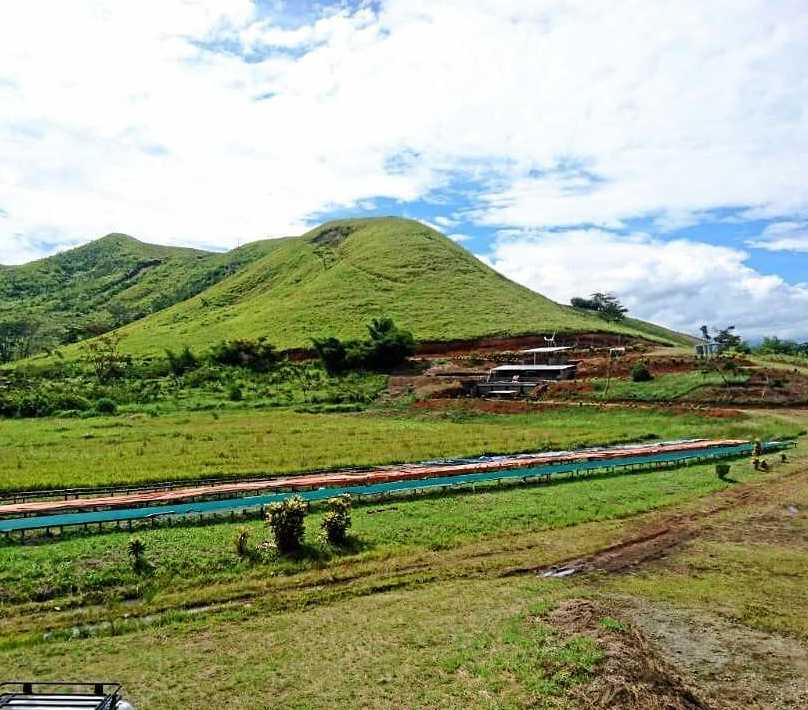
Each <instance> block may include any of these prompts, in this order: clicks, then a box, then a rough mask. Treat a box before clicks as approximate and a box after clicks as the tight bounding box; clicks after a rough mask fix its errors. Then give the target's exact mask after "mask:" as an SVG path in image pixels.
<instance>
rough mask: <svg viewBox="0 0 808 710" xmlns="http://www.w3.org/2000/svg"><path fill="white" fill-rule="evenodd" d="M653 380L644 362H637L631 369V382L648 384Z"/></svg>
mask: <svg viewBox="0 0 808 710" xmlns="http://www.w3.org/2000/svg"><path fill="white" fill-rule="evenodd" d="M653 379H654V376H653V375H652V374H651V371H650V370H649V369H648V365H646V364H645V363H644V362H638V363H637V364H636V365H634V367H632V368H631V380H632V382H650V381H651V380H653Z"/></svg>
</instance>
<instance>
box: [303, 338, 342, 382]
mask: <svg viewBox="0 0 808 710" xmlns="http://www.w3.org/2000/svg"><path fill="white" fill-rule="evenodd" d="M311 342H312V344H313V345H314V350H315V352H316V353H317V357H319V358H320V361H321V362H322V363H323V367H324V368H325V370H326V372H327V373H328V374H329V375H338V374H340V373H342V372H345V370H346V369H347V364H346V350H345V344H344V343H343V342H342V341H341V340H339V339H338V338H334V337H330V338H322V339H317V338H314V339H312V341H311Z"/></svg>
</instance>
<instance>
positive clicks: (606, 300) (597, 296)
mask: <svg viewBox="0 0 808 710" xmlns="http://www.w3.org/2000/svg"><path fill="white" fill-rule="evenodd" d="M570 305H572V307H573V308H578V309H581V310H586V311H595V312H596V313H598V314H599V315H600V316H601V318H603V319H605V320H608V321H621V320H625V318H626V313H628V308H626V307H625V306H624V305H623V304H622V303H620V300H619V299H618V298H617V296H615V295H614V294H613V293H600V292H597V293H593V294H592V295H591V296H590V297H589V298H580V297H577V296H576V297H575V298H573V299H571V300H570Z"/></svg>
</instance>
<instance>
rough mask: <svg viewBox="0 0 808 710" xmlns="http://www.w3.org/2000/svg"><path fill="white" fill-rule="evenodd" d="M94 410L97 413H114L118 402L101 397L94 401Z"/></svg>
mask: <svg viewBox="0 0 808 710" xmlns="http://www.w3.org/2000/svg"><path fill="white" fill-rule="evenodd" d="M95 411H96V412H98V413H99V414H115V412H117V411H118V403H117V402H116V401H115V400H114V399H110V398H109V397H101V399H99V400H98V401H97V402H96V403H95Z"/></svg>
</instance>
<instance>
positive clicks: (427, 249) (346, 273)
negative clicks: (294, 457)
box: [122, 218, 682, 355]
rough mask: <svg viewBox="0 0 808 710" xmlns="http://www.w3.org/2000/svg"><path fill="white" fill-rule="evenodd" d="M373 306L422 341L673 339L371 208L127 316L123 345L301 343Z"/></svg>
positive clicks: (348, 323) (370, 312) (352, 324)
mask: <svg viewBox="0 0 808 710" xmlns="http://www.w3.org/2000/svg"><path fill="white" fill-rule="evenodd" d="M593 287H594V285H593ZM380 315H387V316H390V317H392V318H394V319H395V321H396V322H397V323H398V324H400V325H401V326H403V327H405V328H408V329H410V330H412V331H413V333H414V334H415V336H416V338H418V339H419V340H422V341H423V340H455V339H474V338H479V337H484V336H497V335H502V336H515V335H524V334H536V333H543V332H550V331H555V330H558V331H559V332H620V333H625V334H629V335H635V336H642V337H646V338H649V339H652V340H656V341H658V342H677V341H678V342H682V336H679V335H678V334H675V333H672V332H670V331H667V330H665V329H662V328H659V327H657V326H652V325H650V324H645V323H642V322H640V321H627V322H625V323H622V324H614V323H608V322H606V321H604V320H603V319H601V318H599V317H597V316H595V315H593V314H588V313H582V312H580V311H576V310H573V309H572V308H569V307H566V306H561V305H559V304H557V303H555V302H553V301H551V300H549V299H548V298H545V297H544V296H541V295H539V294H538V293H535V292H533V291H531V290H530V289H527V288H525V287H523V286H520V285H518V284H516V283H514V282H512V281H510V280H508V279H506V278H505V277H504V276H502V275H501V274H499V273H497V272H496V271H494V270H493V269H491V268H489V267H488V266H487V265H485V264H483V263H482V262H481V261H479V260H478V259H477V258H475V257H474V256H473V255H472V254H470V253H469V252H467V251H466V250H465V249H463V248H462V247H460V246H458V245H457V244H455V243H454V242H452V241H451V240H450V239H448V238H447V237H445V236H443V235H442V234H440V233H439V232H436V231H434V230H433V229H430V228H429V227H427V226H425V225H423V224H421V223H419V222H415V221H412V220H405V219H397V218H376V219H364V220H340V221H335V222H329V223H327V224H324V225H322V226H320V227H318V228H316V229H314V230H312V231H310V232H308V233H307V234H304V235H303V236H302V237H298V238H292V239H287V240H285V241H283V242H281V243H278V244H277V245H276V246H275V248H274V249H272V250H271V251H270V252H269V253H268V254H266V256H264V257H262V258H260V259H258V260H256V261H255V262H253V263H252V264H250V265H249V266H246V267H245V268H243V269H242V270H241V271H239V272H238V273H236V274H234V275H232V276H230V277H228V278H226V279H223V280H222V281H220V282H219V283H217V284H215V285H213V286H211V287H210V288H208V289H206V290H205V291H204V292H201V293H199V294H198V295H196V296H193V297H192V298H189V299H188V300H185V301H183V302H180V303H177V304H176V305H173V306H171V307H169V308H166V309H165V310H162V311H160V312H159V313H155V314H153V315H150V316H148V317H146V318H143V319H142V320H139V321H137V322H135V323H132V324H130V325H129V326H127V327H125V328H124V329H123V330H122V332H123V334H124V335H125V336H126V337H125V340H124V345H123V347H124V349H125V350H127V351H128V352H131V353H133V354H136V355H148V354H153V353H159V352H162V350H163V349H164V348H166V347H174V348H176V347H180V346H182V345H186V344H187V345H189V346H191V347H192V348H194V349H195V350H201V349H204V348H206V347H208V346H210V345H212V344H213V343H215V342H218V341H220V340H223V339H225V338H234V337H243V338H255V337H259V336H266V337H267V338H268V339H269V340H270V342H272V343H274V344H275V345H276V346H278V347H280V348H295V347H307V346H309V345H310V343H311V338H312V337H318V336H323V335H337V336H340V337H354V336H359V335H362V334H363V333H364V328H365V324H366V323H367V322H368V321H369V320H370V319H371V318H373V317H377V316H380Z"/></svg>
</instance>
